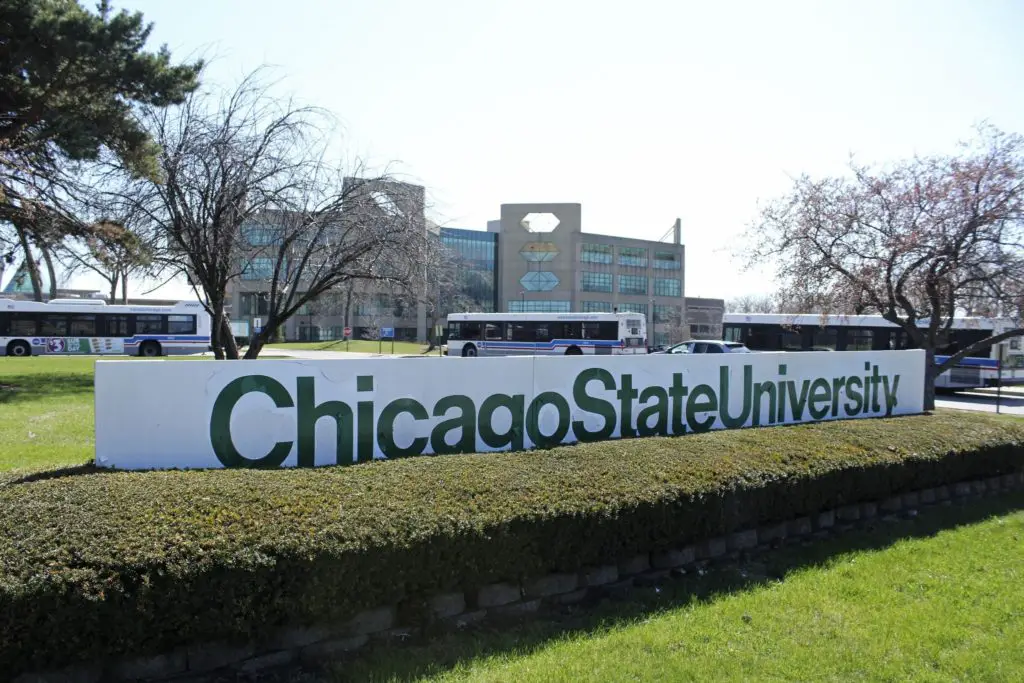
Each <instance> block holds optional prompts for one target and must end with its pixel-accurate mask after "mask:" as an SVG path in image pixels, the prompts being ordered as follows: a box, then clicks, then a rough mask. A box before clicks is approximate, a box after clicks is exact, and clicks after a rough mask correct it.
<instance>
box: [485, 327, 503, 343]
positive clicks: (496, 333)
mask: <svg viewBox="0 0 1024 683" xmlns="http://www.w3.org/2000/svg"><path fill="white" fill-rule="evenodd" d="M484 339H485V340H487V341H501V323H487V324H486V325H484Z"/></svg>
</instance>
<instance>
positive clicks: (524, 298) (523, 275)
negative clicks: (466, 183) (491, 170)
mask: <svg viewBox="0 0 1024 683" xmlns="http://www.w3.org/2000/svg"><path fill="white" fill-rule="evenodd" d="M487 229H488V231H489V232H496V233H498V235H499V239H500V245H501V246H500V249H499V250H498V255H499V256H498V262H499V269H498V277H497V282H498V287H497V297H498V301H499V306H500V308H501V310H503V311H510V312H516V311H526V312H550V313H558V312H569V311H583V312H611V311H615V310H618V311H632V312H638V313H643V314H645V315H646V316H647V320H648V336H649V343H651V344H670V343H675V342H677V341H683V340H685V339H687V338H688V334H687V330H686V322H685V321H686V299H685V296H684V286H683V283H684V279H685V271H684V268H685V266H684V264H685V247H684V246H683V245H682V240H681V229H680V225H679V222H678V221H677V222H676V225H675V228H674V230H673V241H672V242H671V243H666V242H658V241H653V240H643V239H636V238H629V237H614V236H610V235H599V234H595V233H588V232H584V231H583V220H582V207H581V205H580V204H503V205H502V206H501V218H500V219H499V220H496V221H490V222H488V225H487Z"/></svg>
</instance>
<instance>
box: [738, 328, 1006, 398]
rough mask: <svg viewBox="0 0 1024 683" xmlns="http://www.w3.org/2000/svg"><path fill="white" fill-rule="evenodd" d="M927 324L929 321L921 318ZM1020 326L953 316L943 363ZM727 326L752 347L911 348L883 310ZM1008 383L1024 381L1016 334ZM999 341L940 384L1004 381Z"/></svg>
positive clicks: (940, 354)
mask: <svg viewBox="0 0 1024 683" xmlns="http://www.w3.org/2000/svg"><path fill="white" fill-rule="evenodd" d="M918 325H919V326H920V327H927V325H928V321H927V320H925V321H920V322H919V323H918ZM1013 327H1014V325H1013V323H1012V321H1009V320H1001V319H996V318H967V317H955V318H953V325H952V328H951V329H950V331H949V335H948V338H947V339H946V340H945V343H944V344H943V345H942V346H940V347H939V348H938V349H936V353H935V361H936V363H942V362H944V361H945V360H946V359H947V358H949V357H950V356H951V355H953V354H955V353H957V352H958V351H959V350H960V349H963V348H965V347H967V346H969V345H971V344H973V343H975V342H979V341H981V340H983V339H986V338H988V337H990V336H992V335H993V334H999V333H1001V332H1004V331H1006V330H1009V329H1012V328H1013ZM722 328H723V330H724V336H725V339H726V340H728V341H736V342H743V343H744V344H745V345H746V346H747V348H749V349H750V350H751V351H872V350H874V351H884V350H888V349H905V348H911V342H910V340H909V338H908V336H907V334H906V333H905V332H904V331H903V330H902V329H900V328H899V327H898V326H897V325H894V324H892V323H891V322H889V321H888V320H886V319H885V318H883V317H882V316H880V315H831V316H826V317H825V318H822V316H821V315H818V314H815V313H810V314H802V315H790V314H760V313H727V314H726V315H725V316H723V318H722ZM1003 347H1004V348H1003V367H1002V381H1003V384H1024V349H1022V340H1021V338H1020V337H1015V338H1011V339H1009V340H1007V341H1006V342H1004V344H1003ZM999 352H1000V351H999V345H996V346H989V347H986V348H983V349H981V350H980V351H977V352H975V353H973V354H971V355H970V356H967V357H966V358H964V359H963V360H961V361H960V362H959V363H957V364H956V365H955V366H953V367H952V368H950V369H949V370H947V371H946V372H943V373H942V374H941V375H939V377H937V378H936V380H935V386H936V388H938V389H975V388H980V387H986V386H994V385H995V384H997V383H998V381H999V377H1000V372H999Z"/></svg>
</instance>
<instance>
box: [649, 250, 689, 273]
mask: <svg viewBox="0 0 1024 683" xmlns="http://www.w3.org/2000/svg"><path fill="white" fill-rule="evenodd" d="M654 267H655V268H658V269H661V270H680V269H681V268H682V267H683V263H682V258H681V257H680V255H679V254H677V253H675V252H672V251H656V252H654Z"/></svg>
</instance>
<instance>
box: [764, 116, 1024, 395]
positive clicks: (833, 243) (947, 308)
mask: <svg viewBox="0 0 1024 683" xmlns="http://www.w3.org/2000/svg"><path fill="white" fill-rule="evenodd" d="M851 170H852V173H851V174H850V176H848V177H837V178H826V179H822V180H813V179H811V178H809V177H807V176H803V177H800V178H798V179H797V180H796V181H795V183H794V187H793V189H792V191H791V192H790V194H789V195H788V196H785V197H783V198H781V199H779V200H776V201H774V202H772V203H771V204H769V205H768V206H767V207H766V208H765V209H764V210H763V212H762V213H761V216H760V218H759V220H758V221H757V222H756V223H755V224H754V226H753V227H752V235H751V236H752V237H753V238H754V240H755V245H754V248H752V249H751V250H750V251H749V253H748V259H749V263H750V264H751V265H753V264H757V263H763V262H764V260H765V259H774V260H775V262H776V264H777V268H778V278H779V280H780V282H782V283H783V290H784V292H786V293H788V294H790V295H794V294H799V295H800V296H802V297H805V298H806V299H807V300H810V301H814V302H817V303H819V304H820V305H821V306H822V309H823V311H824V312H829V311H834V310H838V311H844V310H851V309H852V310H853V311H856V312H862V313H868V312H876V313H879V314H881V315H882V316H883V317H884V318H885V319H886V320H888V321H890V322H892V323H893V324H895V325H898V326H899V327H900V328H901V329H902V330H903V331H904V332H905V333H906V335H907V336H908V338H909V339H910V342H911V344H912V345H913V346H914V347H917V348H922V349H924V350H925V351H926V352H927V366H926V367H927V379H926V387H925V391H926V393H925V397H926V399H925V400H926V406H927V407H928V408H931V407H933V406H934V386H935V378H936V377H937V376H938V375H939V374H941V373H942V372H944V371H945V370H947V369H949V368H950V367H952V366H953V365H954V364H956V363H957V362H958V361H960V360H961V359H962V358H963V357H964V356H966V355H968V354H971V353H974V352H976V351H978V350H981V349H983V348H986V347H988V346H991V345H992V344H995V343H998V342H1001V341H1003V340H1004V339H1007V338H1009V337H1012V336H1015V335H1021V334H1024V328H1022V327H1021V319H1020V317H1019V316H1020V310H1019V305H1017V306H1016V307H1015V304H1014V300H1015V299H1016V301H1017V302H1019V289H1018V287H1019V283H1020V282H1021V281H1022V280H1024V225H1022V222H1021V218H1022V209H1024V138H1021V136H1019V135H1009V134H1004V133H1002V132H1000V131H998V130H995V129H993V128H991V127H989V126H981V127H980V128H979V136H978V138H977V139H975V140H973V141H971V142H970V143H967V144H964V145H963V146H962V149H961V151H960V153H959V154H956V155H945V156H932V157H915V158H913V159H910V160H906V161H902V162H900V163H897V164H894V165H893V166H892V167H891V168H882V169H872V168H869V167H867V166H864V165H861V164H858V163H851ZM978 300H985V301H988V302H990V305H991V307H992V310H993V311H995V312H998V313H1000V314H1003V315H1012V316H1013V320H1012V321H1011V322H1012V327H1011V328H1010V329H1006V330H1005V331H1002V332H1000V333H999V334H995V335H993V336H990V337H988V338H987V339H984V340H981V341H979V342H977V343H975V344H971V345H970V346H968V347H966V348H963V349H960V350H959V351H958V352H957V353H954V354H952V355H951V356H950V357H949V358H947V359H945V360H943V361H942V362H941V363H938V364H936V363H935V360H934V359H935V352H936V349H938V348H941V347H942V346H943V345H944V344H945V341H946V339H947V337H948V334H949V331H950V329H951V327H952V324H953V318H954V316H955V315H957V314H958V313H960V312H962V311H963V310H964V308H965V307H971V306H972V305H973V304H972V302H975V301H978Z"/></svg>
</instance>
